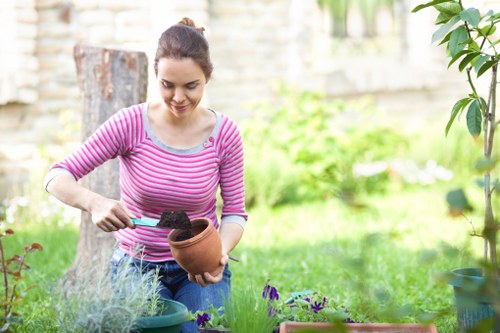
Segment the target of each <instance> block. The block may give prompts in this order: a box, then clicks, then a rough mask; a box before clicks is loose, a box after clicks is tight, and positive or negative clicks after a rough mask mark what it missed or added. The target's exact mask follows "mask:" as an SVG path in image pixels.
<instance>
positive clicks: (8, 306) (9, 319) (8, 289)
mask: <svg viewBox="0 0 500 333" xmlns="http://www.w3.org/2000/svg"><path fill="white" fill-rule="evenodd" d="M11 235H14V230H12V229H10V228H8V229H6V230H5V231H3V232H1V233H0V260H1V265H2V277H3V279H2V280H3V288H2V291H1V294H0V295H1V306H2V317H1V318H0V332H10V331H11V329H12V324H13V323H16V322H19V321H20V320H21V316H20V314H19V313H18V312H17V311H16V308H17V307H18V306H19V305H20V303H21V301H22V300H23V298H24V296H25V295H26V292H27V291H28V290H30V289H33V288H35V285H30V286H28V287H26V288H25V289H24V290H22V291H21V290H19V286H20V284H19V282H20V281H21V280H22V279H23V274H22V273H23V271H25V270H29V268H30V267H29V266H28V264H26V256H27V255H28V254H29V253H33V252H35V251H42V250H43V247H42V246H41V245H40V244H38V243H32V244H30V245H27V246H25V247H24V249H23V253H22V255H18V254H14V255H12V257H10V258H8V257H7V255H6V253H5V249H4V242H3V238H5V237H7V236H11Z"/></svg>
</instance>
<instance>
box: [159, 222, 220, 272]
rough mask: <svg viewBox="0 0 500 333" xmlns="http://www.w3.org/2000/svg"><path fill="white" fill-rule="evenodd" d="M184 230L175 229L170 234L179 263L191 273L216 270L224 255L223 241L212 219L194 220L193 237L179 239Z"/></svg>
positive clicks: (175, 256) (171, 245)
mask: <svg viewBox="0 0 500 333" xmlns="http://www.w3.org/2000/svg"><path fill="white" fill-rule="evenodd" d="M183 231H184V230H182V229H173V230H172V231H171V232H170V233H169V235H168V244H170V250H171V251H172V255H173V257H174V259H175V260H176V261H177V263H178V264H179V265H180V266H181V267H182V268H183V269H184V270H185V271H186V272H188V273H191V274H202V273H205V272H209V273H212V272H215V271H216V270H217V268H218V267H219V262H220V259H221V256H222V243H221V240H220V237H219V232H218V231H217V230H216V229H215V227H214V225H213V223H212V221H211V220H210V219H207V218H199V219H194V220H192V221H191V228H190V231H191V233H192V235H193V237H191V238H189V239H186V240H181V241H177V240H176V239H177V237H178V236H179V235H180V234H181V233H182V232H183Z"/></svg>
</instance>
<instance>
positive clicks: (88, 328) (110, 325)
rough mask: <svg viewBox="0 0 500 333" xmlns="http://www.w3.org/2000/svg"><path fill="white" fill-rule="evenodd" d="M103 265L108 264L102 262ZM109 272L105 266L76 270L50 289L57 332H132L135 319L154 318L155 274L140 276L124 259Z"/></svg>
mask: <svg viewBox="0 0 500 333" xmlns="http://www.w3.org/2000/svg"><path fill="white" fill-rule="evenodd" d="M103 262H106V263H107V262H108V261H106V260H104V261H103ZM114 269H116V271H115V272H111V271H110V269H109V267H108V265H103V267H98V268H96V269H94V270H90V271H88V270H86V271H84V270H82V269H76V271H75V273H74V274H73V275H71V276H68V277H66V278H64V279H62V280H61V281H60V282H59V284H58V285H57V286H56V288H55V290H54V294H55V295H56V297H55V304H54V309H55V311H56V313H57V314H58V315H57V324H58V327H59V332H68V333H69V332H72V333H73V332H76V333H78V332H85V333H101V332H109V333H122V332H132V331H134V329H135V327H136V320H137V318H139V317H143V316H154V315H156V314H157V313H159V312H160V311H161V309H159V308H158V301H159V299H160V296H159V285H160V282H159V279H158V274H157V273H156V272H155V271H149V272H148V273H145V274H142V273H141V272H140V268H134V267H132V259H131V258H130V257H125V258H124V259H123V260H122V261H121V262H120V263H119V265H118V266H117V267H115V268H114Z"/></svg>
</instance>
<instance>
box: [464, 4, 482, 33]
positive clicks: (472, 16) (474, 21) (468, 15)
mask: <svg viewBox="0 0 500 333" xmlns="http://www.w3.org/2000/svg"><path fill="white" fill-rule="evenodd" d="M460 18H461V19H462V20H464V21H465V22H467V23H469V24H470V25H472V26H473V27H474V28H477V26H478V25H479V22H480V21H481V13H479V10H478V9H476V8H468V9H466V10H464V11H462V12H461V13H460Z"/></svg>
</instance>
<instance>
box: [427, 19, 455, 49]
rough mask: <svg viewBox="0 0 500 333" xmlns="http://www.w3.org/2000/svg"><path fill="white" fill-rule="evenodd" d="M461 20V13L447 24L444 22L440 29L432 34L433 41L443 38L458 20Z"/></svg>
mask: <svg viewBox="0 0 500 333" xmlns="http://www.w3.org/2000/svg"><path fill="white" fill-rule="evenodd" d="M458 21H460V16H459V15H456V16H453V17H452V18H451V19H450V20H449V21H448V23H446V24H443V25H442V26H441V27H440V28H439V29H438V30H436V32H434V33H433V34H432V43H434V42H436V41H438V40H440V39H441V38H443V37H445V36H446V35H447V34H448V32H449V31H450V30H451V28H453V26H454V25H455V24H456V23H457V22H458Z"/></svg>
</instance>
